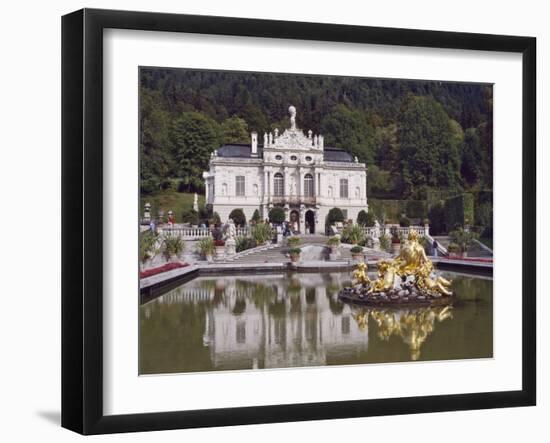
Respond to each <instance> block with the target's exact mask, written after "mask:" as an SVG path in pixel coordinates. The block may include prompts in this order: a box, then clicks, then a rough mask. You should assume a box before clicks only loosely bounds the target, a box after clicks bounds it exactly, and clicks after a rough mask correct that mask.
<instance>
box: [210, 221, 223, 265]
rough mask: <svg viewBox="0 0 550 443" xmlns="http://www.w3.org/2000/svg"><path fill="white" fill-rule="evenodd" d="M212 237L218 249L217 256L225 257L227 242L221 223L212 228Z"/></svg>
mask: <svg viewBox="0 0 550 443" xmlns="http://www.w3.org/2000/svg"><path fill="white" fill-rule="evenodd" d="M212 239H213V242H214V248H215V250H216V257H217V258H223V257H224V256H225V242H224V241H223V230H222V229H221V227H220V225H219V224H216V225H215V226H214V228H213V229H212Z"/></svg>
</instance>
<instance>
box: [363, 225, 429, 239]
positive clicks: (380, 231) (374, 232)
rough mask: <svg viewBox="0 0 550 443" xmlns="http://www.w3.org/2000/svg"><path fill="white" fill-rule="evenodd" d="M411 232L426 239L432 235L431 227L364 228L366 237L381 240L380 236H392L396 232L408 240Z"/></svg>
mask: <svg viewBox="0 0 550 443" xmlns="http://www.w3.org/2000/svg"><path fill="white" fill-rule="evenodd" d="M410 231H416V232H417V233H418V235H419V236H420V237H424V236H428V235H430V226H429V225H423V226H408V227H403V226H399V225H384V226H372V227H365V228H364V232H365V235H366V236H367V237H371V238H380V236H382V235H384V234H385V235H387V236H391V235H392V233H393V232H395V233H396V234H397V236H398V237H405V238H407V237H408V235H409V232H410Z"/></svg>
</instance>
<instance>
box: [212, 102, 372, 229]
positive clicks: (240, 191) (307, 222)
mask: <svg viewBox="0 0 550 443" xmlns="http://www.w3.org/2000/svg"><path fill="white" fill-rule="evenodd" d="M289 112H290V127H289V128H287V129H286V130H285V131H284V132H283V133H282V134H279V131H278V130H277V129H275V131H274V132H273V133H269V134H267V133H265V134H264V136H263V144H262V145H260V144H259V143H258V134H257V133H256V132H252V133H251V143H250V144H228V145H224V146H222V147H220V148H219V149H218V150H216V151H214V152H213V153H212V156H211V159H210V168H209V170H208V171H207V172H204V173H203V178H204V179H205V185H206V203H207V204H211V205H212V208H213V211H215V212H217V213H218V214H219V215H220V218H221V219H222V220H224V221H225V220H227V219H228V217H229V214H230V213H231V211H232V210H233V209H236V208H241V209H242V210H243V211H244V213H245V215H246V218H247V219H248V220H250V219H251V218H252V216H253V214H254V211H255V210H256V209H258V210H259V212H260V216H261V217H262V218H263V219H265V218H268V214H269V211H270V209H271V208H273V207H275V206H280V207H282V208H284V210H285V215H286V220H287V221H289V222H291V224H292V225H293V227H294V229H296V230H297V231H299V232H300V233H316V232H318V233H325V219H326V216H327V214H328V212H329V210H330V209H331V208H335V207H337V208H340V209H341V210H342V211H343V213H344V217H345V218H346V219H353V220H354V221H355V219H356V218H357V214H358V212H359V211H361V210H362V209H364V210H367V179H366V170H367V169H366V166H365V164H364V163H359V162H358V161H357V158H353V157H352V156H351V155H350V154H349V153H348V152H346V151H345V150H343V149H341V148H335V147H328V146H324V137H323V136H322V135H313V134H312V131H311V130H310V131H308V133H307V135H305V134H304V133H303V132H302V130H301V129H299V128H298V127H297V126H296V109H295V108H294V107H293V106H291V107H290V108H289ZM344 148H345V147H344Z"/></svg>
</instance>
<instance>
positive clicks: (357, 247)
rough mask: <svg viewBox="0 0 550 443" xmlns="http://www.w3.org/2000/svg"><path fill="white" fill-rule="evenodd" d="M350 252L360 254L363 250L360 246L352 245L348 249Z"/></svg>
mask: <svg viewBox="0 0 550 443" xmlns="http://www.w3.org/2000/svg"><path fill="white" fill-rule="evenodd" d="M350 252H351V253H352V254H361V253H362V252H363V248H362V247H361V246H354V247H353V248H351V249H350Z"/></svg>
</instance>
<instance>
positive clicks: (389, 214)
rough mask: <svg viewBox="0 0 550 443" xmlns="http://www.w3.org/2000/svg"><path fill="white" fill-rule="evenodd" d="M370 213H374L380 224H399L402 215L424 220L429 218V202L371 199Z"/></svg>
mask: <svg viewBox="0 0 550 443" xmlns="http://www.w3.org/2000/svg"><path fill="white" fill-rule="evenodd" d="M368 203H369V213H370V212H371V211H372V212H373V213H374V215H375V216H376V218H377V219H379V220H380V222H383V221H384V216H385V221H386V223H397V222H398V221H399V219H400V218H401V215H402V214H405V215H406V216H407V217H409V218H419V219H424V218H427V217H428V202H427V200H381V199H376V198H371V199H369V201H368Z"/></svg>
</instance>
